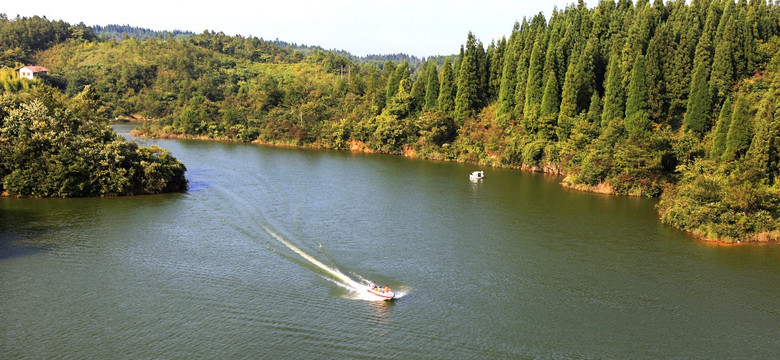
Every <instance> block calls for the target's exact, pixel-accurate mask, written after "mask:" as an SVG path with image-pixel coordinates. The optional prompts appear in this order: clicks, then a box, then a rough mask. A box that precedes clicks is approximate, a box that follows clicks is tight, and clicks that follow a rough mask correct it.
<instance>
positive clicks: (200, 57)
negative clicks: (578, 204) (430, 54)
mask: <svg viewBox="0 0 780 360" xmlns="http://www.w3.org/2000/svg"><path fill="white" fill-rule="evenodd" d="M511 25H512V24H508V30H509V32H508V37H505V38H502V39H499V40H494V41H491V42H490V43H489V44H484V43H482V41H480V40H479V39H478V38H477V36H476V35H475V34H471V33H469V34H467V36H466V37H465V43H464V45H463V46H462V47H461V48H460V49H459V51H458V49H453V55H452V56H446V57H441V58H430V59H424V61H423V59H411V58H408V57H407V58H401V59H395V60H390V59H384V61H377V59H376V58H373V59H372V58H356V57H353V56H351V55H349V54H346V53H344V52H336V51H323V50H321V49H313V48H308V50H307V51H302V50H300V49H296V48H295V47H293V46H292V45H290V44H287V46H280V45H284V44H286V43H282V42H279V41H278V40H277V41H275V42H269V41H264V40H262V39H258V38H254V37H242V36H228V35H225V34H223V33H215V32H212V31H206V32H203V33H201V34H197V35H195V34H193V35H190V36H187V37H185V38H175V37H161V36H158V37H150V38H148V39H146V40H140V39H137V38H133V37H129V36H126V37H124V38H123V39H122V40H119V41H117V40H107V39H106V38H105V37H103V38H101V37H99V36H96V35H95V33H94V31H93V30H92V29H91V28H87V27H85V26H84V25H83V24H79V25H75V26H71V25H68V24H64V23H62V22H56V21H48V20H46V19H45V18H44V19H41V18H31V19H27V18H16V19H8V18H5V17H3V18H2V19H0V50H2V52H0V64H1V65H3V66H7V67H14V66H18V65H19V64H22V63H24V64H30V63H35V64H37V65H42V66H46V67H47V68H49V69H51V70H52V72H51V74H50V75H49V76H48V77H46V78H44V79H43V83H45V84H48V85H47V86H50V87H52V88H55V89H59V90H60V91H62V93H63V94H64V96H65V97H67V98H75V97H77V96H79V94H82V92H83V91H84V89H85V88H87V87H89V89H91V90H90V91H91V92H93V93H94V94H97V95H96V96H97V97H99V98H100V99H99V100H100V101H101V104H104V105H103V106H102V107H101V108H100V109H98V110H99V111H100V112H101V113H102V114H104V115H105V117H107V118H108V117H132V118H136V119H144V120H149V121H144V122H143V123H142V125H141V127H140V129H139V131H140V133H142V134H145V135H148V136H181V137H199V138H209V139H230V140H235V141H245V142H257V143H266V144H279V145H295V146H306V147H319V148H330V149H344V150H358V151H369V152H382V153H390V154H404V155H407V156H416V157H423V158H428V159H438V160H455V161H463V162H473V163H479V164H483V165H489V166H502V167H517V168H526V169H530V170H535V171H545V172H551V173H556V174H560V175H562V176H563V177H562V179H563V180H562V181H563V183H564V184H565V185H566V186H570V187H573V188H577V189H581V190H586V191H600V192H606V193H611V194H619V195H631V196H649V197H660V203H659V205H658V211H659V215H660V217H661V219H662V221H663V222H665V223H667V224H670V225H672V226H674V227H677V228H680V229H684V230H686V231H689V232H691V233H693V234H694V235H695V236H697V237H700V238H706V239H716V240H719V241H723V242H735V241H778V240H780V181H778V180H777V178H778V175H779V173H780V116H778V115H776V112H777V111H778V110H777V109H776V107H777V105H776V104H777V103H778V99H777V97H778V94H780V51H778V50H780V37H779V35H780V7H779V6H778V5H776V4H772V3H771V2H767V1H764V0H751V1H746V0H738V1H733V0H712V1H702V0H699V1H693V2H691V4H686V2H685V1H682V0H675V1H667V2H663V1H661V0H655V1H653V2H652V3H651V2H650V1H648V0H639V1H635V2H632V1H629V0H619V1H613V0H602V1H601V2H600V3H599V5H598V6H596V7H594V8H588V7H587V6H585V5H584V3H583V2H582V1H580V2H579V3H576V4H572V5H570V6H568V7H566V8H565V9H556V10H555V11H553V13H552V16H551V17H550V18H549V19H548V18H545V16H544V15H542V14H538V15H535V16H533V17H530V18H523V19H522V21H518V22H517V23H516V24H514V27H511ZM21 29H27V30H25V31H22V30H21ZM30 29H32V30H30ZM36 31H37V32H36ZM31 33H33V34H37V35H34V36H28V35H26V34H31ZM414 60H419V61H414ZM11 82H13V81H12V80H7V81H4V86H5V88H6V92H9V91H10V92H13V91H21V90H14V89H17V88H20V87H22V86H27V85H24V84H22V85H7V86H6V85H5V84H6V83H9V84H10V83H11ZM9 89H10V90H9Z"/></svg>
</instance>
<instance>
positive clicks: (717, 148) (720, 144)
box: [710, 98, 732, 159]
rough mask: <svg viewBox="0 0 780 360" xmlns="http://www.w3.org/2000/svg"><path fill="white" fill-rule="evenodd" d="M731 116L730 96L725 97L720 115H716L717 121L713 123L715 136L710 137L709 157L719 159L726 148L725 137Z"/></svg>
mask: <svg viewBox="0 0 780 360" xmlns="http://www.w3.org/2000/svg"><path fill="white" fill-rule="evenodd" d="M731 116H732V114H731V98H726V102H725V103H723V107H722V108H721V109H720V115H718V123H717V124H716V125H715V137H714V138H713V139H712V149H710V157H711V158H713V159H720V157H721V156H722V155H723V152H724V151H725V150H726V137H727V136H728V133H729V126H730V125H731Z"/></svg>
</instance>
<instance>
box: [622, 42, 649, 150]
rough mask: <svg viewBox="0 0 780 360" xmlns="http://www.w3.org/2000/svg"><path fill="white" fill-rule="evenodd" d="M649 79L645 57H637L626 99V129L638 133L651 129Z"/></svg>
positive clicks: (633, 133)
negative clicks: (648, 98) (648, 93)
mask: <svg viewBox="0 0 780 360" xmlns="http://www.w3.org/2000/svg"><path fill="white" fill-rule="evenodd" d="M646 81H647V79H646V73H645V57H644V56H642V55H641V54H640V55H638V56H637V57H636V60H635V61H634V65H633V66H632V70H631V82H630V83H629V85H628V99H626V118H625V119H626V122H625V124H626V130H627V131H628V133H629V134H632V135H636V134H639V133H642V132H645V131H648V130H650V119H649V116H648V113H647V82H646Z"/></svg>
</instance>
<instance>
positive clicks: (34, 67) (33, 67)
mask: <svg viewBox="0 0 780 360" xmlns="http://www.w3.org/2000/svg"><path fill="white" fill-rule="evenodd" d="M22 69H28V70H30V71H32V72H34V73H39V72H49V69H47V68H45V67H43V66H37V65H28V66H23V67H21V68H19V70H22Z"/></svg>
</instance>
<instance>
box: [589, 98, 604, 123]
mask: <svg viewBox="0 0 780 360" xmlns="http://www.w3.org/2000/svg"><path fill="white" fill-rule="evenodd" d="M587 119H588V121H589V122H591V123H596V122H598V123H600V122H601V98H600V97H599V94H598V93H595V92H594V93H593V95H591V97H590V106H588V113H587Z"/></svg>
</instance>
